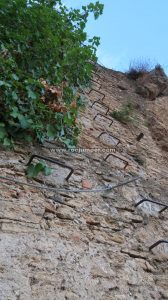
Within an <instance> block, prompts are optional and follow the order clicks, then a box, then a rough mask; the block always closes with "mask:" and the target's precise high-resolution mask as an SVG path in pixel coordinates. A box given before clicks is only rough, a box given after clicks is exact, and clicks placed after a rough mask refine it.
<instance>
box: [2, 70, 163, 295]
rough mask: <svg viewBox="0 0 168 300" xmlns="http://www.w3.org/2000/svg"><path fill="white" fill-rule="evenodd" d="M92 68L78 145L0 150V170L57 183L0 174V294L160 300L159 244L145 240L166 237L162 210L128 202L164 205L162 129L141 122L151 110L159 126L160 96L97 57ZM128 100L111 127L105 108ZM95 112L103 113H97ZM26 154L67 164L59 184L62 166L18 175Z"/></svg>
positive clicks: (160, 261) (26, 156) (118, 106)
mask: <svg viewBox="0 0 168 300" xmlns="http://www.w3.org/2000/svg"><path fill="white" fill-rule="evenodd" d="M97 74H98V75H99V76H97V75H96V74H95V75H94V78H95V79H96V81H97V84H96V86H95V85H94V84H95V83H93V87H94V89H96V90H97V92H95V91H94V90H92V91H88V94H87V101H88V103H87V106H86V110H85V111H83V112H81V114H80V116H79V121H80V122H81V123H82V125H83V130H82V133H81V136H80V142H79V147H80V148H82V149H86V151H83V152H81V153H72V152H66V151H64V152H59V153H58V151H56V150H55V148H57V147H58V146H57V144H56V145H55V146H54V145H51V144H50V145H49V144H46V145H45V147H43V148H40V147H39V146H38V147H35V146H34V147H33V146H30V145H17V146H16V147H15V152H11V151H4V150H3V149H1V158H0V168H1V175H3V176H6V177H9V178H12V179H15V180H19V181H22V182H26V183H27V182H28V183H33V184H43V183H47V184H48V185H49V186H51V187H55V188H60V187H61V188H64V189H65V190H64V191H61V192H59V191H57V192H52V191H47V190H40V189H36V188H34V187H30V186H26V185H17V184H15V183H14V182H12V181H11V182H10V181H9V182H7V181H5V180H2V179H1V180H0V185H1V189H0V203H1V209H0V252H1V255H0V300H37V299H38V300H79V299H81V300H114V299H115V300H121V299H122V300H134V299H138V300H144V299H146V300H152V299H155V300H158V299H168V245H166V244H160V245H158V246H157V247H156V248H154V249H153V250H152V251H149V247H150V246H151V245H152V244H153V243H154V242H156V241H157V240H159V239H166V238H168V211H166V210H165V211H164V212H163V213H161V214H159V213H158V211H159V210H160V209H161V208H162V207H160V206H158V205H154V204H151V203H150V202H144V203H143V204H141V206H139V207H138V208H135V204H136V203H137V202H138V201H140V200H141V199H142V198H144V197H145V198H149V199H154V200H157V201H158V202H163V203H165V204H168V200H167V196H168V188H167V179H168V160H167V156H168V155H167V152H166V151H165V149H162V146H161V145H160V144H161V143H162V142H163V140H164V145H165V146H166V147H167V139H166V135H164V133H163V137H162V138H161V140H159V141H157V139H156V138H155V131H154V125H153V123H152V122H153V121H151V124H149V125H147V124H146V123H147V122H149V119H148V117H147V116H148V115H151V114H153V115H152V116H153V118H154V120H155V121H156V123H157V122H161V124H162V126H163V127H164V128H165V130H166V129H167V128H168V120H167V113H165V109H167V107H168V106H167V104H166V101H167V97H164V98H162V99H161V98H158V99H156V100H155V101H152V102H151V101H149V100H147V99H143V98H142V97H140V96H139V95H137V94H136V85H135V84H134V83H133V82H132V81H130V80H128V79H127V78H126V76H125V75H124V74H122V73H120V72H115V71H111V70H108V69H105V68H102V67H101V66H98V67H97ZM99 90H100V91H101V93H103V94H104V95H105V97H104V99H103V101H100V103H99V104H96V103H95V104H94V105H93V103H94V101H96V100H98V99H99V98H102V94H101V95H100V94H99V92H98V91H99ZM127 101H131V102H132V103H133V105H134V107H135V113H136V118H135V121H134V122H132V123H130V124H125V125H123V124H122V123H120V122H118V121H116V120H114V119H113V120H112V121H113V122H112V125H111V126H110V123H109V120H106V112H107V107H108V108H109V112H108V113H107V116H108V117H109V118H111V117H110V111H112V110H113V109H118V108H120V107H121V106H122V105H123V104H124V103H125V102H127ZM104 104H105V106H104ZM98 113H102V114H103V116H104V118H103V119H101V120H97V122H96V120H95V116H96V115H97V114H98ZM102 132H106V133H107V134H106V135H105V136H104V138H103V136H101V137H99V136H100V135H101V133H102ZM141 132H143V134H144V136H143V138H142V139H141V140H140V141H139V142H137V140H136V138H137V136H138V134H139V133H141ZM116 141H119V143H118V142H116ZM113 147H115V150H114V148H113ZM48 148H52V149H48ZM111 149H113V151H112V150H111ZM33 153H36V154H42V155H46V156H53V157H56V158H57V159H60V161H62V162H65V164H67V165H70V166H72V167H73V168H74V173H73V175H72V176H71V177H70V179H69V181H68V183H67V182H66V181H65V177H66V176H67V172H68V171H67V170H65V169H61V168H57V166H54V168H55V170H54V176H53V175H50V176H48V177H43V176H40V177H39V178H38V181H35V180H32V181H30V180H27V179H26V177H25V173H24V170H25V165H26V162H27V161H28V159H29V157H30V155H31V154H33ZM109 154H112V155H110V156H109V157H108V158H107V156H108V155H109ZM139 156H141V158H142V159H143V164H142V163H140V160H139V161H138V157H139ZM135 158H136V159H135ZM51 166H52V167H53V165H51ZM137 176H139V177H140V179H139V180H138V181H136V182H132V183H129V184H128V185H125V186H121V187H119V188H116V189H112V190H111V191H108V192H99V193H96V192H95V193H69V192H67V188H70V189H72V188H73V189H76V188H82V189H85V188H86V189H90V188H97V187H100V186H104V185H108V184H111V185H116V184H118V183H120V182H122V181H126V180H129V179H131V178H132V177H137Z"/></svg>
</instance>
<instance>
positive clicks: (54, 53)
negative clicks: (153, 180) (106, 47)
mask: <svg viewBox="0 0 168 300" xmlns="http://www.w3.org/2000/svg"><path fill="white" fill-rule="evenodd" d="M90 13H92V14H93V15H94V18H95V19H97V18H98V17H99V16H100V15H101V14H102V13H103V4H101V3H99V1H97V2H96V3H90V4H88V5H86V6H82V8H81V9H72V8H70V9H68V8H67V7H66V6H65V5H64V3H63V1H61V0H8V1H6V0H1V1H0V107H1V109H0V143H1V144H3V145H4V146H10V145H12V144H13V143H14V141H15V139H18V138H19V139H24V140H27V141H28V142H30V141H34V140H38V141H40V142H43V141H44V140H45V139H59V140H61V141H63V142H64V143H65V144H67V145H69V146H71V145H75V144H76V143H77V136H78V134H79V129H78V127H77V124H76V118H77V114H78V110H79V108H80V106H81V103H82V101H81V97H80V95H79V91H80V90H81V89H83V88H84V87H85V86H87V85H88V84H89V80H90V77H91V72H92V69H93V64H92V63H91V62H92V61H96V49H97V46H98V45H99V38H98V37H93V38H91V39H90V38H88V37H87V33H86V31H85V27H86V24H87V20H88V17H89V15H90Z"/></svg>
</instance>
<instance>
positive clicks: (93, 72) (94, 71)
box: [92, 71, 101, 80]
mask: <svg viewBox="0 0 168 300" xmlns="http://www.w3.org/2000/svg"><path fill="white" fill-rule="evenodd" d="M92 73H93V74H94V75H95V76H97V77H98V80H99V79H100V78H101V77H100V75H99V74H97V73H96V72H95V71H92Z"/></svg>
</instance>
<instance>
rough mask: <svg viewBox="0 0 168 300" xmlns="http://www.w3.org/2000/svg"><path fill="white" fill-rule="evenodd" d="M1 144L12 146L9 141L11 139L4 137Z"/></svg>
mask: <svg viewBox="0 0 168 300" xmlns="http://www.w3.org/2000/svg"><path fill="white" fill-rule="evenodd" d="M3 145H4V146H5V147H11V146H12V142H11V140H10V139H9V138H4V140H3Z"/></svg>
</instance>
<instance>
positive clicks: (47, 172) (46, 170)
mask: <svg viewBox="0 0 168 300" xmlns="http://www.w3.org/2000/svg"><path fill="white" fill-rule="evenodd" d="M43 172H44V174H45V176H48V175H51V173H52V169H51V168H50V167H48V166H45V167H44V171H43Z"/></svg>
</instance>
